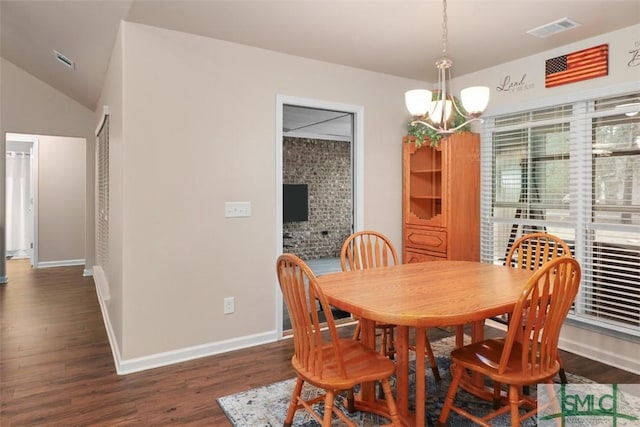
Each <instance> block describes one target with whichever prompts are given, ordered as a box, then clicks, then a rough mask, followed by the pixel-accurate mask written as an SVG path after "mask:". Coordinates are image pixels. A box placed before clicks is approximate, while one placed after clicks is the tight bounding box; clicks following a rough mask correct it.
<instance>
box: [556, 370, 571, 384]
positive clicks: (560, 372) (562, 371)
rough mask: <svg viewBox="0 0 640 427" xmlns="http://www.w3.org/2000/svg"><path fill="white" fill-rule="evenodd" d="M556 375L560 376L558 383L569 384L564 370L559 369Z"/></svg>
mask: <svg viewBox="0 0 640 427" xmlns="http://www.w3.org/2000/svg"><path fill="white" fill-rule="evenodd" d="M558 375H560V382H561V383H562V384H569V381H568V380H567V373H566V372H565V371H564V368H560V370H559V371H558Z"/></svg>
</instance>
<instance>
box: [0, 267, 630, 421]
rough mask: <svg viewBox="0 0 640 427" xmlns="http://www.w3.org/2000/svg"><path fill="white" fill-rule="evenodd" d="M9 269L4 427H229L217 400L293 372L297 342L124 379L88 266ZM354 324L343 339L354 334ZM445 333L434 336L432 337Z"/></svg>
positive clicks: (579, 363) (598, 370) (568, 358)
mask: <svg viewBox="0 0 640 427" xmlns="http://www.w3.org/2000/svg"><path fill="white" fill-rule="evenodd" d="M7 264H8V265H7V267H8V275H9V283H8V284H4V285H0V322H1V327H0V334H1V343H0V388H1V390H0V399H1V412H0V425H2V426H3V427H8V426H141V425H145V426H162V425H176V424H184V425H187V424H188V425H202V426H228V425H229V423H228V421H227V419H226V417H225V415H224V414H223V412H222V410H221V409H220V407H219V406H218V404H217V403H216V398H218V397H220V396H224V395H227V394H230V393H234V392H238V391H242V390H247V389H249V388H253V387H257V386H260V385H264V384H269V383H272V382H275V381H280V380H283V379H286V378H292V377H293V376H294V372H293V369H292V368H291V365H290V358H291V354H292V351H293V347H292V342H291V340H283V341H280V342H277V343H273V344H267V345H262V346H259V347H254V348H249V349H245V350H239V351H234V352H230V353H226V354H222V355H218V356H211V357H206V358H202V359H198V360H194V361H190V362H184V363H180V364H178V365H172V366H168V367H163V368H156V369H151V370H148V371H144V372H139V373H134V374H129V375H126V376H120V375H117V374H116V373H115V368H114V365H113V358H112V355H111V349H110V347H109V343H108V340H107V334H106V332H105V328H104V325H103V322H102V316H101V313H100V307H99V305H98V301H97V297H96V292H95V287H94V284H93V279H92V278H90V277H82V267H61V268H49V269H39V270H33V269H31V268H30V267H29V264H28V261H26V260H11V261H8V262H7ZM350 328H351V327H345V328H342V333H343V334H345V335H346V336H349V335H351V330H350ZM488 333H495V332H492V331H488ZM448 334H449V332H448V331H446V330H440V329H437V330H430V338H431V339H432V340H436V339H438V338H440V337H442V336H446V335H448ZM432 335H433V336H432ZM563 360H564V365H565V368H566V369H567V371H568V372H573V373H576V374H579V375H583V376H586V377H588V378H591V379H593V380H596V381H598V382H602V383H637V382H640V376H638V375H633V374H630V373H628V372H625V371H621V370H618V369H615V368H612V367H609V366H606V365H602V364H600V363H597V362H593V361H590V360H588V359H584V358H581V357H578V356H574V355H571V354H568V353H563Z"/></svg>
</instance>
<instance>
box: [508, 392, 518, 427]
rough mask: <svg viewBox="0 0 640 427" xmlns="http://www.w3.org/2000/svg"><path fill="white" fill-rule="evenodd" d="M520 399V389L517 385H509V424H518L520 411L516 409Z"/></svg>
mask: <svg viewBox="0 0 640 427" xmlns="http://www.w3.org/2000/svg"><path fill="white" fill-rule="evenodd" d="M519 401H520V390H519V388H518V386H515V385H510V386H509V406H510V407H511V425H512V426H519V425H520V412H519V411H518V407H519V406H518V402H519Z"/></svg>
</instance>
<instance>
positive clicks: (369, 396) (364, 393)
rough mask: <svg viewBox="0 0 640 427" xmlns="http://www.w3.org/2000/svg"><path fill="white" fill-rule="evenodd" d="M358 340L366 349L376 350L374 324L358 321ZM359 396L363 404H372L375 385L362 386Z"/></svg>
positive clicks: (370, 321)
mask: <svg viewBox="0 0 640 427" xmlns="http://www.w3.org/2000/svg"><path fill="white" fill-rule="evenodd" d="M360 340H361V342H362V344H364V345H366V346H367V347H369V348H371V349H373V350H375V349H376V322H374V321H372V320H368V319H362V318H361V319H360ZM360 396H361V399H362V400H363V401H364V402H373V401H374V400H375V399H376V395H375V383H373V382H368V383H364V384H362V387H361V392H360Z"/></svg>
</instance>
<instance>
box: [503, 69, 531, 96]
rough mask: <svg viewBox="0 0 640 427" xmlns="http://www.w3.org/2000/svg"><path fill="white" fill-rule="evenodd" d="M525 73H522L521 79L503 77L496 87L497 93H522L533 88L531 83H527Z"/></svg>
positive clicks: (509, 76)
mask: <svg viewBox="0 0 640 427" xmlns="http://www.w3.org/2000/svg"><path fill="white" fill-rule="evenodd" d="M526 78H527V73H524V74H523V75H522V77H519V78H516V79H513V78H511V74H507V75H505V76H504V77H503V78H502V80H500V82H499V83H498V86H496V91H498V92H511V93H512V92H522V91H524V90H529V89H533V88H534V84H533V83H529V82H528V81H527V80H526Z"/></svg>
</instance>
